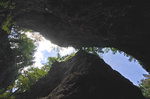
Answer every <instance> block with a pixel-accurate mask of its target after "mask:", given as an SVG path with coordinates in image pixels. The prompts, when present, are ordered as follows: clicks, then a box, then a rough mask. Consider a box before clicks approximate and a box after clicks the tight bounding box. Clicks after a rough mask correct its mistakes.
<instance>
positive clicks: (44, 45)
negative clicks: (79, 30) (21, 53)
mask: <svg viewBox="0 0 150 99" xmlns="http://www.w3.org/2000/svg"><path fill="white" fill-rule="evenodd" d="M26 35H27V36H28V37H29V38H31V39H33V40H35V39H36V38H37V37H40V40H37V42H36V45H37V50H36V52H35V54H34V57H35V60H34V61H35V64H34V66H35V67H39V68H40V67H42V66H43V64H42V63H41V61H43V62H46V60H47V57H45V56H44V53H43V52H44V51H47V52H49V53H50V52H52V51H54V50H55V49H56V48H57V49H59V53H60V55H61V56H65V55H68V54H71V53H72V52H74V51H75V49H74V48H73V47H68V48H64V47H59V46H57V45H55V44H53V43H51V42H50V41H48V40H46V39H45V38H44V37H43V36H42V35H40V34H39V33H36V34H33V33H30V32H27V33H26Z"/></svg>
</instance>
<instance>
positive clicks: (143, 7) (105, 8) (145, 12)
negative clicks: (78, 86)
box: [14, 0, 150, 71]
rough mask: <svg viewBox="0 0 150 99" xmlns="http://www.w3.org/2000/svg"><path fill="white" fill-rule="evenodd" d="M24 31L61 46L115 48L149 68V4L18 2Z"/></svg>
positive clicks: (137, 0)
mask: <svg viewBox="0 0 150 99" xmlns="http://www.w3.org/2000/svg"><path fill="white" fill-rule="evenodd" d="M16 2H17V3H16V10H15V12H14V15H15V17H16V22H17V24H18V25H20V26H22V27H26V28H29V29H33V30H35V31H38V32H41V34H43V35H44V36H45V37H46V38H48V39H50V40H51V41H52V42H53V43H55V44H58V45H60V46H73V47H75V48H80V47H82V46H96V47H115V48H118V49H120V50H122V51H124V52H126V53H128V54H131V55H132V56H134V57H135V58H137V59H138V60H140V61H142V63H143V66H144V67H145V68H146V69H147V70H148V71H150V67H149V64H150V63H149V62H150V61H149V55H150V52H149V50H150V47H148V46H149V42H150V39H149V32H150V29H149V23H150V8H149V5H150V2H149V0H121V1H120V0H92V1H91V0H38V1H37V0H26V1H24V0H16Z"/></svg>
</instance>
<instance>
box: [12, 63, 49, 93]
mask: <svg viewBox="0 0 150 99" xmlns="http://www.w3.org/2000/svg"><path fill="white" fill-rule="evenodd" d="M48 68H49V67H47V66H43V67H42V68H35V67H31V68H30V69H28V70H26V71H24V72H23V73H22V74H21V75H20V76H19V77H18V79H17V81H16V84H15V88H17V89H18V90H17V91H18V92H19V93H20V92H21V93H22V92H25V91H26V90H29V89H30V87H31V86H32V85H33V84H35V83H36V82H37V81H38V80H39V79H40V78H42V77H43V76H45V75H46V74H47V72H48V70H49V69H48Z"/></svg>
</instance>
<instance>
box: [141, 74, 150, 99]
mask: <svg viewBox="0 0 150 99" xmlns="http://www.w3.org/2000/svg"><path fill="white" fill-rule="evenodd" d="M144 77H146V79H142V80H141V83H140V84H139V88H140V89H141V91H142V93H143V95H144V96H145V97H147V98H150V75H147V74H144Z"/></svg>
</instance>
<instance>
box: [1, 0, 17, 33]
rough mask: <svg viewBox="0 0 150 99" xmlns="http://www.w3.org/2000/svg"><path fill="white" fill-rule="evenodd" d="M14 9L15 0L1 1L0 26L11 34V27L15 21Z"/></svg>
mask: <svg viewBox="0 0 150 99" xmlns="http://www.w3.org/2000/svg"><path fill="white" fill-rule="evenodd" d="M13 9H15V2H12V1H11V0H1V1H0V21H1V24H0V28H1V29H3V30H4V31H6V32H7V33H8V34H10V32H11V27H12V25H13V23H14V22H13V16H12V14H11V13H12V10H13ZM1 19H2V20H1Z"/></svg>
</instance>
